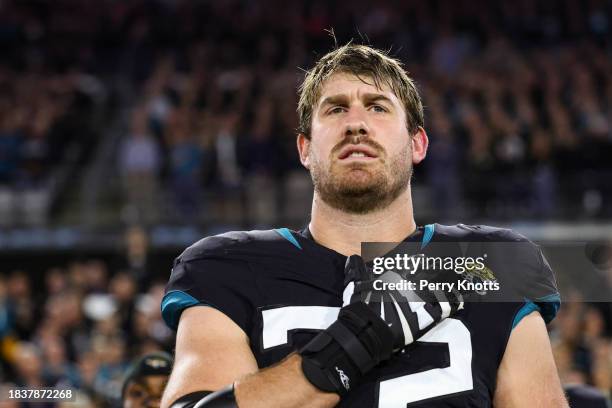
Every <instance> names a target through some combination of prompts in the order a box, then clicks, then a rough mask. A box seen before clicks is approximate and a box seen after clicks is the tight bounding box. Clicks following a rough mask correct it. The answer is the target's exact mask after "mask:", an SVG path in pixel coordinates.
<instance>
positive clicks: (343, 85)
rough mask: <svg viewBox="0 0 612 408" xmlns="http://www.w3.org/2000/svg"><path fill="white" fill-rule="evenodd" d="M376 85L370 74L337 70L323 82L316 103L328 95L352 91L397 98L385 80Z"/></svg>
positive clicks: (345, 93) (347, 93) (344, 93)
mask: <svg viewBox="0 0 612 408" xmlns="http://www.w3.org/2000/svg"><path fill="white" fill-rule="evenodd" d="M379 85H380V87H378V86H376V83H375V81H374V78H373V77H372V76H370V75H360V76H357V75H355V74H351V73H347V72H339V73H335V74H332V75H331V76H330V77H329V78H327V79H326V80H325V82H323V84H322V86H321V91H320V92H319V98H318V101H317V104H320V103H321V102H322V101H323V100H324V99H325V98H328V97H330V96H338V95H347V96H349V94H352V93H355V92H357V93H359V94H365V93H367V94H381V95H384V96H386V97H388V98H389V99H392V100H393V99H397V96H396V95H395V93H394V92H393V90H392V89H391V88H390V87H389V85H388V84H387V83H386V82H384V81H383V82H382V83H380V84H379Z"/></svg>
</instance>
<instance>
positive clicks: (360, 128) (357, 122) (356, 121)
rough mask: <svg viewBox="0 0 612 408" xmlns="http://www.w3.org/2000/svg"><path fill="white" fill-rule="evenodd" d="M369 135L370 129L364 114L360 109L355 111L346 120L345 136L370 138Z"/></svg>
mask: <svg viewBox="0 0 612 408" xmlns="http://www.w3.org/2000/svg"><path fill="white" fill-rule="evenodd" d="M369 133H370V129H369V127H368V124H367V123H366V121H365V120H364V117H363V113H362V112H358V109H354V110H353V111H352V112H350V113H349V115H348V116H347V118H346V123H345V129H344V136H345V137H355V136H368V135H369Z"/></svg>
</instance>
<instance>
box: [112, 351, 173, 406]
mask: <svg viewBox="0 0 612 408" xmlns="http://www.w3.org/2000/svg"><path fill="white" fill-rule="evenodd" d="M171 371H172V357H171V356H170V355H169V354H167V353H162V352H157V353H151V354H146V355H144V356H142V357H141V358H140V359H138V361H136V362H134V363H133V364H132V366H131V367H130V368H129V369H128V371H127V374H126V376H125V380H124V382H123V387H122V392H121V396H122V403H123V405H122V406H123V408H154V407H159V404H160V402H161V397H162V394H163V392H164V389H165V388H166V384H167V383H168V378H169V377H170V373H171Z"/></svg>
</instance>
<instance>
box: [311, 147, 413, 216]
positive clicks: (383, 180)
mask: <svg viewBox="0 0 612 408" xmlns="http://www.w3.org/2000/svg"><path fill="white" fill-rule="evenodd" d="M367 144H369V145H372V144H371V143H367ZM335 150H336V149H334V151H335ZM377 151H378V152H380V153H382V149H377ZM332 153H333V151H332ZM378 160H383V161H382V166H380V165H378V166H376V168H374V166H371V165H368V164H361V163H354V164H352V165H351V166H354V167H353V168H351V169H350V170H346V169H345V170H344V171H343V173H342V175H337V174H334V165H333V163H334V162H333V161H332V162H331V163H332V164H330V165H329V166H328V168H327V169H323V166H322V165H321V163H320V162H319V161H318V160H316V159H315V160H314V161H313V163H312V164H313V165H312V166H311V171H310V175H311V177H312V182H313V184H314V189H315V191H316V192H317V193H318V195H319V196H320V197H321V199H322V200H323V201H324V202H325V203H327V204H328V205H329V206H331V207H332V208H335V209H337V210H340V211H343V212H347V213H352V214H367V213H370V212H373V211H376V210H379V209H382V208H385V207H387V206H388V205H390V204H391V203H392V202H393V201H394V200H395V199H396V198H397V197H399V196H400V194H402V193H403V192H404V191H405V190H406V189H407V188H408V185H409V184H410V178H411V177H412V162H411V161H410V160H409V159H408V154H407V152H406V151H405V150H404V151H403V152H401V153H398V154H396V155H394V156H392V157H389V158H388V160H389V162H388V163H387V162H386V161H384V159H381V158H380V157H379V158H378ZM336 164H337V166H338V167H339V166H340V165H339V164H338V163H336ZM354 169H360V170H359V171H360V172H362V173H366V174H367V175H366V174H363V175H357V176H355V175H354V174H351V173H352V172H354V171H355V170H354ZM385 170H387V172H386V171H385ZM335 171H336V172H339V171H340V170H339V169H335ZM386 173H387V174H386ZM364 176H365V178H366V180H355V179H356V178H363V177H364Z"/></svg>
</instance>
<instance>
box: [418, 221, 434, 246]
mask: <svg viewBox="0 0 612 408" xmlns="http://www.w3.org/2000/svg"><path fill="white" fill-rule="evenodd" d="M434 232H435V226H434V225H433V224H427V225H425V232H424V233H423V241H421V249H423V248H425V247H426V246H427V244H429V242H430V241H431V239H432V238H433V235H434Z"/></svg>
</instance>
